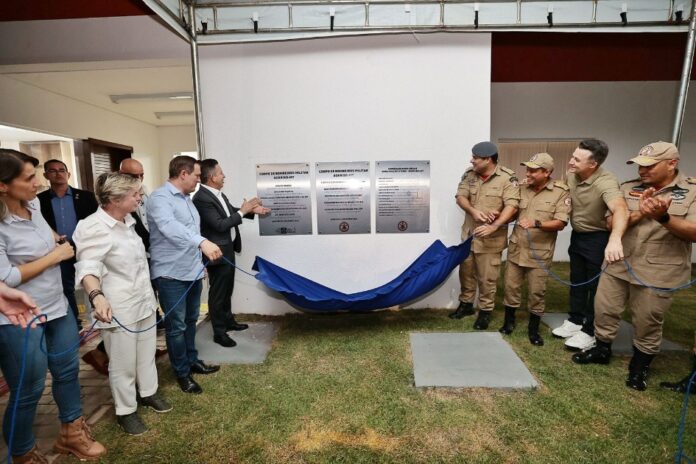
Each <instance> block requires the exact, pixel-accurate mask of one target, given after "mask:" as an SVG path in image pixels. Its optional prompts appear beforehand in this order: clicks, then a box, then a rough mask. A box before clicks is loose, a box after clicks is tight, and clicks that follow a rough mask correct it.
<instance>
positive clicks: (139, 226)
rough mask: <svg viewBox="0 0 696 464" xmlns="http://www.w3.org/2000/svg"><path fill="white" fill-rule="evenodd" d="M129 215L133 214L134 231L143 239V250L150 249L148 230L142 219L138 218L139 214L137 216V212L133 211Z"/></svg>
mask: <svg viewBox="0 0 696 464" xmlns="http://www.w3.org/2000/svg"><path fill="white" fill-rule="evenodd" d="M131 216H133V219H135V233H136V234H138V237H140V238H141V239H142V241H143V245H145V251H148V252H149V251H150V232H148V230H147V229H146V228H145V224H143V221H142V220H141V219H140V216H138V213H136V212H135V211H134V212H132V213H131Z"/></svg>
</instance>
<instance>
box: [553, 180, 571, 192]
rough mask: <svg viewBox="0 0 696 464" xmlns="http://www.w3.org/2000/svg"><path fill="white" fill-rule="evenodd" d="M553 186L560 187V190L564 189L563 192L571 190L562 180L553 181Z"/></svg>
mask: <svg viewBox="0 0 696 464" xmlns="http://www.w3.org/2000/svg"><path fill="white" fill-rule="evenodd" d="M553 185H554V186H556V187H558V188H562V189H563V190H570V187H568V184H566V183H565V182H561V181H560V180H555V181H553Z"/></svg>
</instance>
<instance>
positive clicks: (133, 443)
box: [95, 264, 696, 463]
mask: <svg viewBox="0 0 696 464" xmlns="http://www.w3.org/2000/svg"><path fill="white" fill-rule="evenodd" d="M554 269H555V270H556V271H557V272H558V273H559V274H560V275H562V276H565V277H566V278H567V265H562V264H558V265H555V267H554ZM500 296H501V292H499V295H498V297H499V298H500ZM694 296H696V290H686V291H682V292H680V293H679V294H678V295H677V297H676V298H675V302H674V305H673V307H672V310H671V312H670V313H669V314H668V317H667V321H666V323H665V335H666V336H667V337H668V338H670V339H671V340H673V341H676V342H680V343H683V344H684V345H686V346H689V347H690V346H691V343H692V342H693V330H694V328H696V323H695V322H694V319H693V316H691V315H692V314H693V308H692V307H691V306H690V305H689V299H690V298H694ZM566 307H567V289H566V288H565V287H562V286H561V285H560V284H558V283H556V282H550V284H549V292H548V298H547V308H548V310H549V311H565V310H566ZM497 308H498V309H497V310H496V313H495V316H494V320H493V323H492V324H491V330H497V328H498V327H499V326H500V324H501V321H502V314H501V313H502V311H500V309H499V308H500V305H498V306H497ZM447 313H448V311H446V310H414V311H384V312H379V313H374V314H359V315H346V314H342V315H332V316H317V315H308V314H302V315H293V316H286V317H279V318H274V319H273V320H275V321H276V322H277V323H278V324H279V326H280V331H279V334H278V337H277V338H276V340H275V342H274V345H273V349H272V350H271V353H270V355H269V357H268V359H267V360H266V362H265V363H264V364H262V365H257V366H223V368H222V369H221V371H220V372H219V373H217V374H215V375H212V376H198V377H197V379H198V380H200V383H201V385H202V387H203V389H204V393H203V395H197V396H194V395H185V394H183V393H181V392H180V391H179V390H178V388H177V386H176V383H175V382H174V379H173V377H172V374H171V372H170V369H169V367H168V365H167V364H166V363H164V364H161V365H160V379H161V389H162V391H163V393H164V394H165V395H166V397H167V398H168V399H169V400H170V401H171V402H172V403H173V405H174V410H173V411H172V412H171V413H169V414H163V415H158V414H155V413H153V412H143V413H142V417H143V419H144V421H145V422H146V423H147V424H148V426H149V427H150V431H149V432H148V433H147V434H145V435H143V436H141V437H128V436H126V435H124V434H123V433H122V432H121V431H120V430H119V429H118V428H117V426H116V425H115V423H114V420H113V419H106V420H103V421H102V422H101V423H100V424H99V425H98V426H97V427H96V428H95V433H96V436H97V438H98V439H99V440H101V441H102V442H103V443H105V444H106V445H107V447H108V448H109V454H108V456H107V457H106V459H105V460H104V461H105V462H113V463H128V462H132V463H142V462H166V463H194V462H195V463H208V462H210V463H228V462H229V463H232V462H235V463H236V462H252V463H283V462H291V463H363V462H364V463H374V462H390V463H392V462H393V463H411V462H433V463H438V462H466V463H469V462H471V463H499V462H511V463H518V462H519V463H527V462H529V463H551V462H574V463H594V462H598V463H605V462H606V463H624V462H625V463H657V462H671V461H672V460H673V454H674V451H675V446H676V437H677V427H678V419H679V412H680V406H681V401H682V397H681V396H679V395H677V394H674V393H670V392H665V391H661V390H660V389H659V388H658V383H659V381H660V380H663V379H674V378H680V377H682V376H683V375H685V374H686V372H687V370H688V367H689V366H690V363H689V355H688V353H683V354H674V353H667V354H665V355H661V356H659V357H658V358H657V359H656V360H655V362H654V363H653V369H652V371H651V372H652V373H651V377H650V379H649V387H648V390H647V391H646V392H642V393H641V392H635V391H633V390H630V389H628V388H626V387H625V386H624V384H623V381H624V379H625V375H626V369H627V363H628V359H626V358H620V357H619V358H615V359H614V360H613V361H612V363H611V364H610V365H609V366H577V365H575V364H573V363H572V362H571V361H570V353H569V352H567V351H565V350H564V348H563V342H562V341H560V340H556V339H553V338H552V337H551V336H550V334H549V332H548V329H547V328H546V327H545V326H544V329H543V335H544V338H545V340H546V345H545V346H544V347H542V348H538V347H534V346H531V345H530V344H529V342H528V340H527V337H526V330H525V328H526V315H525V314H524V313H523V312H520V314H521V315H520V317H519V319H520V320H518V328H517V330H516V331H515V333H514V334H513V335H511V336H510V337H508V339H509V341H510V343H511V345H512V347H513V349H514V350H515V351H516V352H517V354H518V355H519V356H520V357H521V358H522V359H523V360H524V361H525V363H526V364H527V366H528V367H529V369H530V371H531V372H532V374H533V375H534V376H535V377H536V378H537V379H538V380H539V383H540V385H541V386H540V388H539V389H537V390H535V391H512V392H511V391H492V390H484V389H476V390H459V389H440V388H438V389H416V388H415V387H414V386H413V373H412V365H411V352H410V345H409V332H413V331H426V332H427V331H471V330H473V329H472V324H473V318H471V317H469V318H466V319H464V320H463V321H456V322H454V321H451V320H450V319H448V318H447V317H446V315H447ZM248 319H250V320H258V319H263V318H260V317H259V318H248ZM461 355H462V356H480V355H481V353H477V352H470V353H461ZM695 409H696V406H694V408H692V411H691V412H690V414H689V422H688V423H687V424H688V427H687V433H686V448H685V449H686V452H687V453H689V452H690V454H691V455H692V456H696V411H695Z"/></svg>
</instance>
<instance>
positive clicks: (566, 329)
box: [551, 319, 582, 338]
mask: <svg viewBox="0 0 696 464" xmlns="http://www.w3.org/2000/svg"><path fill="white" fill-rule="evenodd" d="M581 329H582V326H581V325H578V324H573V323H572V322H570V321H569V320H567V319H566V320H565V321H563V325H562V326H560V327H556V328H555V329H553V330H552V331H551V334H552V335H553V336H554V337H559V338H568V337H572V336H573V335H575V334H576V333H578V332H580V330H581Z"/></svg>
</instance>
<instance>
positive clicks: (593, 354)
mask: <svg viewBox="0 0 696 464" xmlns="http://www.w3.org/2000/svg"><path fill="white" fill-rule="evenodd" d="M610 359H611V343H607V342H603V341H601V340H597V345H596V346H595V347H594V348H590V349H589V350H586V351H581V352H580V353H575V354H574V355H573V362H574V363H576V364H609V360H610Z"/></svg>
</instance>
